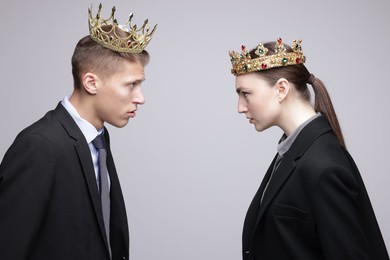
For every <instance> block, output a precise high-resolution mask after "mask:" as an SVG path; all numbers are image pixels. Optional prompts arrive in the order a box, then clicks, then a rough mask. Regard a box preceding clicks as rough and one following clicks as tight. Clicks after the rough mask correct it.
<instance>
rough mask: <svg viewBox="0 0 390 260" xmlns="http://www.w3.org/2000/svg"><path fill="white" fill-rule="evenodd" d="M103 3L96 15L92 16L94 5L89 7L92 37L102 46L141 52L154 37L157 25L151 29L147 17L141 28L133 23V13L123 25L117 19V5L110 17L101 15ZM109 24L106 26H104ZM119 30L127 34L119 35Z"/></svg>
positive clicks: (119, 50)
mask: <svg viewBox="0 0 390 260" xmlns="http://www.w3.org/2000/svg"><path fill="white" fill-rule="evenodd" d="M101 11H102V4H100V5H99V10H98V12H97V14H96V17H93V16H92V7H91V8H88V22H89V33H90V36H91V38H92V39H93V40H94V41H96V42H97V43H99V44H101V45H102V46H104V47H106V48H109V49H111V50H114V51H117V52H130V53H140V52H142V51H143V50H144V48H145V47H146V45H148V43H149V41H150V40H151V39H152V36H153V34H154V32H155V31H156V28H157V25H155V26H154V27H153V29H152V30H151V31H150V26H148V25H147V24H148V20H147V19H146V20H145V22H144V24H143V25H142V27H141V28H139V29H137V25H131V19H132V18H133V13H131V14H130V16H129V19H128V20H127V22H126V23H125V24H123V25H121V24H118V22H117V20H116V19H115V16H114V15H115V11H116V9H115V6H114V7H113V8H112V11H111V16H110V17H109V18H108V19H103V18H102V17H101ZM105 26H107V27H106V28H104V27H105ZM118 30H122V31H124V32H125V34H126V36H125V37H123V36H122V37H121V36H119V35H118V33H117V32H118Z"/></svg>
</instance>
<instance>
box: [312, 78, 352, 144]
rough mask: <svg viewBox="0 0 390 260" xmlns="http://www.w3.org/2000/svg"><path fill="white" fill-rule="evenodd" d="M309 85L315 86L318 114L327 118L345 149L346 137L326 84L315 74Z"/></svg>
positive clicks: (315, 101) (315, 104)
mask: <svg viewBox="0 0 390 260" xmlns="http://www.w3.org/2000/svg"><path fill="white" fill-rule="evenodd" d="M308 83H309V84H311V85H312V86H313V91H314V95H315V98H314V110H315V111H316V112H320V113H321V114H323V115H324V116H325V117H326V119H327V120H328V122H329V124H330V126H331V128H332V131H333V133H334V135H335V136H336V138H337V140H338V141H339V143H340V145H341V146H343V147H344V148H345V142H344V137H343V133H342V131H341V127H340V124H339V120H338V119H337V115H336V112H335V111H334V108H333V104H332V101H331V99H330V96H329V93H328V91H327V90H326V88H325V85H324V83H322V81H321V80H319V79H318V78H315V77H314V75H313V74H311V75H310V77H309V79H308Z"/></svg>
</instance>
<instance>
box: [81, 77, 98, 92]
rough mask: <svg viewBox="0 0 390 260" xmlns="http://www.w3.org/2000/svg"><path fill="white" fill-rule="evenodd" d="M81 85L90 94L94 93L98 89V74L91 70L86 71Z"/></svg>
mask: <svg viewBox="0 0 390 260" xmlns="http://www.w3.org/2000/svg"><path fill="white" fill-rule="evenodd" d="M82 82H83V87H84V89H85V91H86V92H87V93H89V94H91V95H95V94H96V93H97V89H98V86H97V84H98V76H97V75H96V74H94V73H92V72H87V73H85V74H84V76H83V80H82Z"/></svg>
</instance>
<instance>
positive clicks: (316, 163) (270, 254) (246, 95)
mask: <svg viewBox="0 0 390 260" xmlns="http://www.w3.org/2000/svg"><path fill="white" fill-rule="evenodd" d="M230 57H231V62H232V65H233V69H232V73H233V74H234V75H235V76H236V90H237V93H238V96H239V97H238V112H239V113H243V114H245V116H246V117H247V118H248V119H249V122H250V123H251V124H253V125H254V126H255V129H256V130H257V131H259V132H261V131H263V130H265V129H268V128H270V127H272V126H278V127H280V128H281V129H282V130H283V132H284V135H283V136H282V139H281V140H280V142H279V145H278V153H277V155H276V156H275V158H274V160H273V162H272V163H271V165H270V167H269V169H268V171H267V173H266V175H265V177H264V179H263V181H262V183H261V185H260V188H259V190H258V192H257V194H256V195H255V197H254V199H253V201H252V203H251V205H250V207H249V209H248V212H247V216H246V219H245V223H244V230H243V258H244V259H248V260H252V259H257V260H259V259H265V260H282V259H286V260H287V259H288V260H294V259H296V260H306V259H307V260H317V259H329V260H338V259H340V260H357V259H370V260H382V259H386V260H388V259H389V256H388V254H387V250H386V247H385V244H384V241H383V238H382V235H381V232H380V230H379V227H378V223H377V221H376V218H375V215H374V212H373V209H372V206H371V203H370V200H369V198H368V195H367V192H366V190H365V187H364V184H363V181H362V178H361V176H360V174H359V171H358V169H357V167H356V165H355V163H354V161H353V159H352V158H351V156H350V155H349V153H348V152H347V150H346V148H345V143H344V139H343V135H342V132H341V129H340V126H339V123H338V120H337V117H336V114H335V111H334V109H333V106H332V102H331V100H330V98H329V95H328V93H327V91H326V89H325V86H324V85H323V83H322V82H321V81H320V80H319V79H318V78H315V77H314V75H313V74H310V73H309V71H308V70H307V69H306V67H305V66H304V65H303V63H304V62H305V56H304V55H303V53H302V49H301V42H300V41H294V42H293V45H292V46H291V47H290V46H286V45H284V44H283V42H282V40H281V39H278V40H277V42H269V43H265V44H259V45H258V46H257V48H255V49H253V50H252V51H250V52H248V51H247V50H246V48H245V46H242V53H236V52H234V51H232V52H230ZM308 84H309V85H311V86H312V88H313V92H314V94H315V98H314V106H313V105H312V104H311V100H310V91H309V89H308Z"/></svg>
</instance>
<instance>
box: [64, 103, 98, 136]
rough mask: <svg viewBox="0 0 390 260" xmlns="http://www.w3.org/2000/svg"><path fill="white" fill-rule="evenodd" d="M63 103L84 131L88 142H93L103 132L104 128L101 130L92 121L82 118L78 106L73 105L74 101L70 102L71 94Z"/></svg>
mask: <svg viewBox="0 0 390 260" xmlns="http://www.w3.org/2000/svg"><path fill="white" fill-rule="evenodd" d="M61 104H62V105H63V106H64V108H65V109H66V110H67V111H68V112H69V114H70V115H71V116H72V118H73V120H74V121H75V122H76V124H77V126H78V127H79V128H80V130H81V132H82V133H83V135H84V137H85V139H86V141H87V143H90V142H92V140H93V139H95V137H96V136H98V135H99V134H101V133H103V128H102V129H100V130H96V128H95V127H94V126H93V125H92V124H91V123H90V122H88V121H87V120H85V119H83V118H81V116H80V115H79V113H78V112H77V110H76V108H75V107H74V106H73V105H72V103H70V101H69V96H66V97H64V99H63V100H62V102H61Z"/></svg>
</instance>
